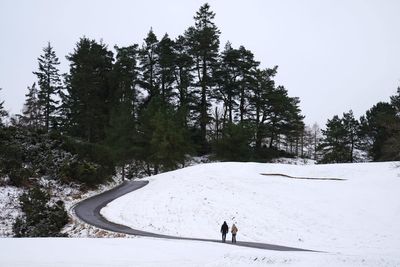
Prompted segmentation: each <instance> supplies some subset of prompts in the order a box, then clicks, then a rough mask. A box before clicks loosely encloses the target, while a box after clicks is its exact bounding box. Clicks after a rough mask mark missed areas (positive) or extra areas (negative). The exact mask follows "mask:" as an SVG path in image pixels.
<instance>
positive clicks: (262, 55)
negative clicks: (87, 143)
mask: <svg viewBox="0 0 400 267" xmlns="http://www.w3.org/2000/svg"><path fill="white" fill-rule="evenodd" d="M204 2H205V1H200V0H191V1H189V0H168V1H161V0H160V1H154V0H146V1H135V0H132V1H128V0H127V1H122V0H113V1H111V0H110V1H100V0H68V1H66V0H65V1H61V0H35V1H32V0H25V1H22V0H0V37H1V40H0V87H1V88H3V90H2V91H0V99H3V100H5V106H6V108H7V109H8V110H9V111H11V112H12V113H18V112H20V110H21V108H22V104H23V102H24V98H25V96H24V95H25V93H26V87H27V86H28V85H31V84H32V83H33V82H34V81H35V77H34V75H33V74H32V71H35V70H36V69H37V57H38V56H39V55H41V53H42V48H43V47H44V46H45V45H46V43H47V41H50V42H51V43H52V45H53V47H54V49H55V51H56V53H57V56H58V57H59V58H60V60H61V64H62V66H61V70H62V72H66V71H67V70H68V65H67V60H66V59H65V55H67V54H68V53H70V52H72V51H73V49H74V47H75V44H76V42H77V41H78V40H79V38H80V37H82V36H83V35H85V36H87V37H89V38H95V39H97V40H100V39H101V38H102V39H103V41H104V43H106V44H108V45H109V47H110V48H112V47H113V46H114V45H118V46H124V45H130V44H132V43H139V44H141V43H142V40H143V38H144V37H145V36H146V34H147V32H148V31H149V29H150V27H153V30H154V31H155V33H156V34H157V36H158V37H161V36H162V35H163V34H164V33H165V32H167V33H168V34H169V35H170V36H171V37H176V36H177V35H179V34H182V33H183V32H184V31H185V29H187V28H188V27H189V26H191V25H193V23H194V22H193V15H194V14H195V12H196V11H197V10H198V8H199V7H200V6H201V5H202V4H203V3H204ZM208 2H209V3H210V5H211V8H212V10H213V11H214V12H216V20H215V21H216V24H217V26H218V27H219V29H220V30H221V32H222V35H221V48H222V47H223V46H224V44H225V42H226V41H227V40H230V41H231V42H232V43H233V45H234V46H235V47H238V46H239V45H244V46H245V47H246V48H247V49H250V50H251V51H253V53H254V54H255V56H256V59H257V60H259V61H261V63H262V67H272V66H274V65H279V69H278V75H277V77H276V80H277V82H278V83H279V84H282V85H284V86H285V87H286V88H287V89H288V90H289V94H290V95H291V96H298V97H300V100H301V108H302V110H303V114H304V115H305V116H306V119H305V122H306V123H307V124H312V123H314V122H318V123H319V124H320V125H324V124H325V123H326V120H327V119H328V118H331V117H332V116H333V115H335V114H342V113H343V112H345V111H348V110H349V109H353V111H354V113H355V115H356V116H360V115H362V114H363V113H364V112H365V111H366V110H367V109H369V108H370V107H371V106H372V105H374V104H375V103H377V102H378V101H388V100H389V96H391V95H394V94H395V92H396V88H397V86H399V85H400V16H399V11H400V1H398V0H381V1H379V0H374V1H372V0H326V1H322V0H307V1H306V0H304V1H301V0H279V1H278V0H275V1H271V0H259V1H257V0H247V1H244V0H242V1H238V0H237V1H236V0H210V1H208Z"/></svg>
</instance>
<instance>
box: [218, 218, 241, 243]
mask: <svg viewBox="0 0 400 267" xmlns="http://www.w3.org/2000/svg"><path fill="white" fill-rule="evenodd" d="M238 231H239V230H238V229H237V227H236V225H235V224H232V227H231V233H232V243H236V234H237V232H238ZM228 232H229V227H228V224H227V223H226V221H224V223H223V224H222V226H221V234H222V242H224V243H225V240H226V234H227V233H228Z"/></svg>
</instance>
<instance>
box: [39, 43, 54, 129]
mask: <svg viewBox="0 0 400 267" xmlns="http://www.w3.org/2000/svg"><path fill="white" fill-rule="evenodd" d="M38 61H39V69H38V71H36V72H33V73H34V74H35V75H36V76H37V78H38V85H39V88H40V90H39V93H38V99H39V104H40V105H41V107H42V108H41V109H42V111H43V118H42V121H43V124H44V127H45V129H46V131H49V128H50V126H51V125H50V123H51V122H52V121H54V115H55V112H56V110H57V105H58V102H59V101H58V100H56V99H55V96H56V95H58V94H59V91H60V90H61V77H60V74H59V70H58V65H59V64H60V62H59V60H58V58H57V56H56V53H55V51H54V50H53V47H52V46H51V45H50V43H48V44H47V46H46V47H45V48H43V55H41V56H40V57H39V58H38Z"/></svg>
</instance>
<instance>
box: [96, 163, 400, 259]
mask: <svg viewBox="0 0 400 267" xmlns="http://www.w3.org/2000/svg"><path fill="white" fill-rule="evenodd" d="M279 173H280V174H285V175H290V176H300V177H309V178H313V177H314V178H324V177H325V178H341V179H346V180H344V181H336V180H299V179H290V178H285V177H281V176H263V175H261V174H279ZM398 173H400V169H399V168H396V163H358V164H332V165H305V166H297V165H285V164H261V163H210V164H202V165H197V166H193V167H188V168H184V169H180V170H176V171H173V172H168V173H163V174H160V175H156V176H153V177H151V178H149V180H150V184H149V185H147V186H146V187H144V188H142V189H140V190H138V191H135V192H132V193H130V194H127V195H125V196H123V197H121V198H119V199H117V200H115V201H113V202H111V203H110V204H109V205H108V206H106V207H105V208H103V209H102V211H101V213H102V214H103V215H104V216H105V217H106V218H107V219H108V220H110V221H113V222H116V223H120V224H124V225H128V226H130V227H132V228H135V229H140V230H145V231H150V232H155V233H161V234H168V235H177V236H186V237H200V238H215V239H218V238H220V236H219V229H220V225H221V223H222V222H223V221H224V220H226V221H227V222H228V224H230V225H231V224H232V223H233V222H234V223H236V225H237V226H238V228H239V233H238V240H246V241H256V242H265V243H273V244H279V245H286V246H294V247H301V248H307V249H315V250H323V251H329V252H334V253H344V254H351V255H358V256H359V257H361V258H363V257H366V256H367V255H368V256H374V255H375V256H376V257H383V258H386V259H399V258H400V254H399V253H398V251H399V249H400V224H399V223H398V222H399V221H400V194H399V193H398V192H399V188H400V178H399V176H398ZM228 238H229V237H228ZM359 259H360V258H359Z"/></svg>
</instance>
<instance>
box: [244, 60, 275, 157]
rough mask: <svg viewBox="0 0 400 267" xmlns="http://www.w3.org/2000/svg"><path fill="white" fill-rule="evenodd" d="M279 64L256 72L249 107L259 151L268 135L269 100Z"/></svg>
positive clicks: (256, 146)
mask: <svg viewBox="0 0 400 267" xmlns="http://www.w3.org/2000/svg"><path fill="white" fill-rule="evenodd" d="M276 72H277V66H275V67H274V68H272V69H265V70H259V69H257V70H256V72H255V74H254V75H255V85H254V86H253V87H252V89H251V92H250V97H249V99H248V101H249V109H250V110H251V113H252V121H253V124H254V128H255V133H254V135H255V149H256V152H259V151H260V149H261V143H262V140H263V139H264V138H265V137H266V136H267V127H266V122H267V121H268V120H269V112H268V108H269V107H268V103H269V102H268V101H269V96H270V94H271V93H272V91H273V90H274V88H275V82H274V80H273V77H274V76H275V75H276Z"/></svg>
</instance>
